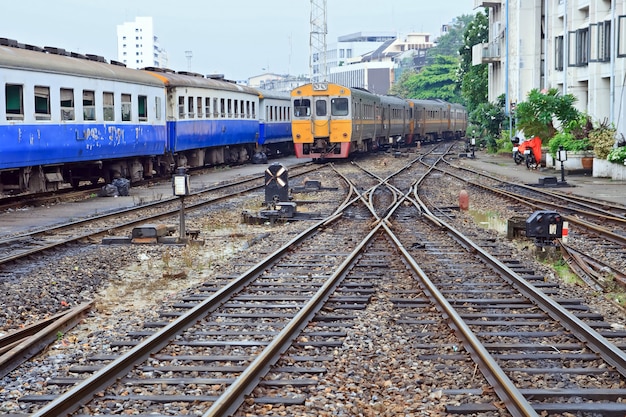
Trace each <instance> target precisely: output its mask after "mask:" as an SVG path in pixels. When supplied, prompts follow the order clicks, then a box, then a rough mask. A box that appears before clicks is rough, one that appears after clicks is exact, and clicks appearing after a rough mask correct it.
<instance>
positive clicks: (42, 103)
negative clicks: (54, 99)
mask: <svg viewBox="0 0 626 417" xmlns="http://www.w3.org/2000/svg"><path fill="white" fill-rule="evenodd" d="M35 119H37V120H50V87H43V86H37V85H36V86H35Z"/></svg>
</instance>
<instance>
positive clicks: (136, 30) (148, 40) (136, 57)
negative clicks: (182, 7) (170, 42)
mask: <svg viewBox="0 0 626 417" xmlns="http://www.w3.org/2000/svg"><path fill="white" fill-rule="evenodd" d="M117 60H118V61H119V62H122V63H124V64H126V66H127V67H128V68H145V67H158V68H166V67H167V54H166V52H165V51H164V50H163V49H161V47H160V46H159V41H158V38H157V37H156V36H155V35H154V28H153V25H152V18H151V17H137V18H136V19H135V21H134V22H125V23H123V24H121V25H117Z"/></svg>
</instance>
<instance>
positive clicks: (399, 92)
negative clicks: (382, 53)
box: [389, 70, 417, 98]
mask: <svg viewBox="0 0 626 417" xmlns="http://www.w3.org/2000/svg"><path fill="white" fill-rule="evenodd" d="M416 74H417V73H416V72H415V71H414V70H407V71H404V72H402V75H401V76H400V78H399V79H398V80H397V81H396V82H395V83H394V84H393V85H392V86H391V88H390V89H389V94H391V95H392V96H398V97H402V98H408V97H409V96H410V95H411V93H412V92H413V91H412V90H411V89H410V87H409V86H410V82H409V80H410V79H411V77H413V76H415V75H416Z"/></svg>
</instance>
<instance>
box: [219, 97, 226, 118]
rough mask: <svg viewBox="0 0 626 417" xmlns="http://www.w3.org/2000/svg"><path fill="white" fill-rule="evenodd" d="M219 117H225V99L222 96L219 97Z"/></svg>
mask: <svg viewBox="0 0 626 417" xmlns="http://www.w3.org/2000/svg"><path fill="white" fill-rule="evenodd" d="M220 117H221V118H224V117H226V100H224V99H223V98H221V99H220Z"/></svg>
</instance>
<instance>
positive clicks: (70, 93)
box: [61, 88, 75, 120]
mask: <svg viewBox="0 0 626 417" xmlns="http://www.w3.org/2000/svg"><path fill="white" fill-rule="evenodd" d="M74 114H75V113H74V90H73V89H71V88H62V89H61V120H74V117H75V116H74Z"/></svg>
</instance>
